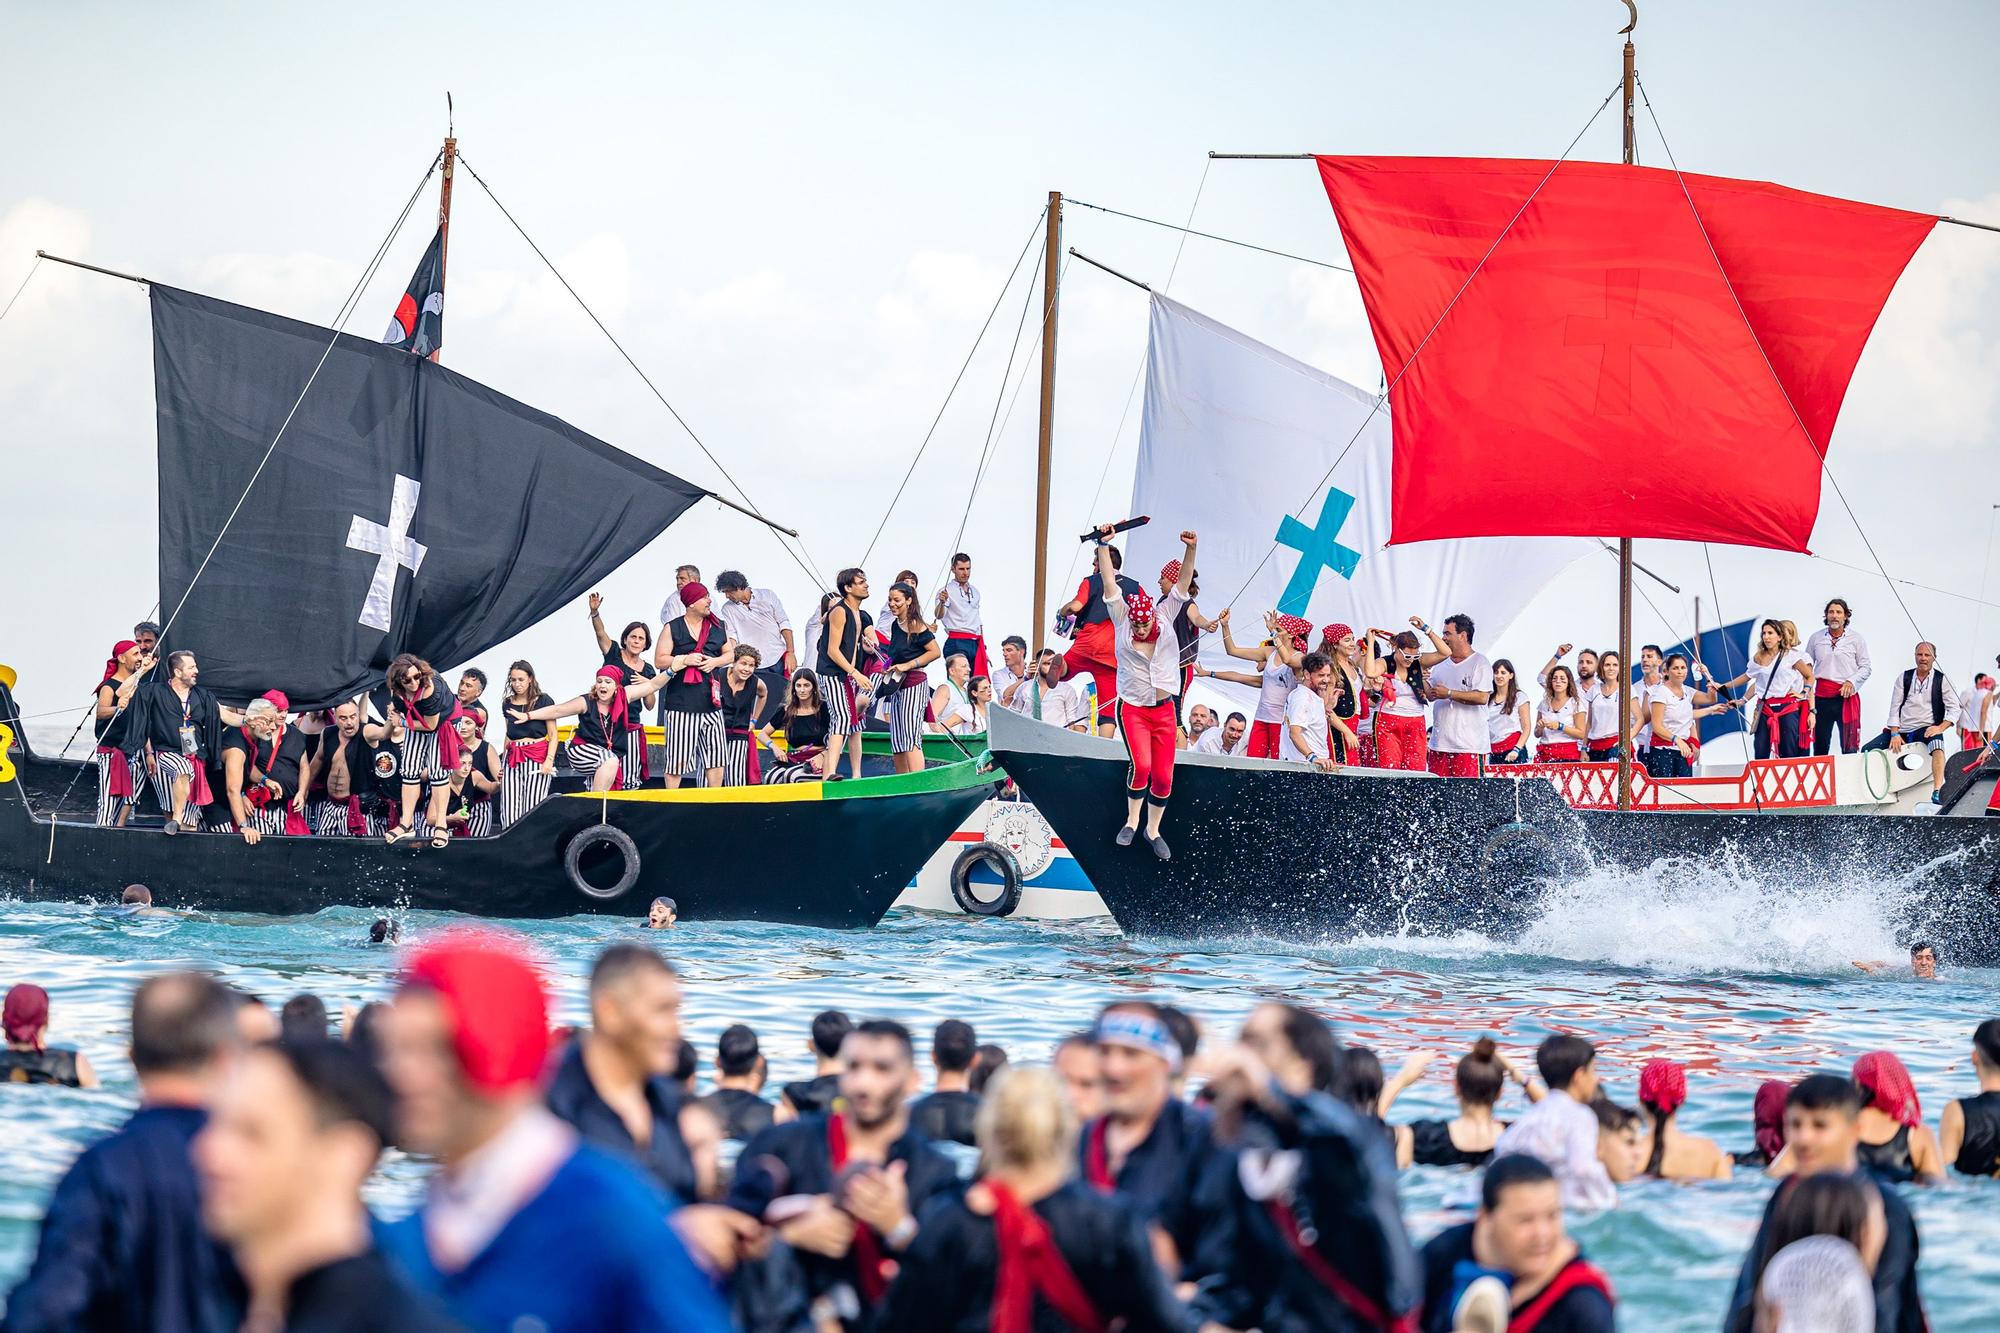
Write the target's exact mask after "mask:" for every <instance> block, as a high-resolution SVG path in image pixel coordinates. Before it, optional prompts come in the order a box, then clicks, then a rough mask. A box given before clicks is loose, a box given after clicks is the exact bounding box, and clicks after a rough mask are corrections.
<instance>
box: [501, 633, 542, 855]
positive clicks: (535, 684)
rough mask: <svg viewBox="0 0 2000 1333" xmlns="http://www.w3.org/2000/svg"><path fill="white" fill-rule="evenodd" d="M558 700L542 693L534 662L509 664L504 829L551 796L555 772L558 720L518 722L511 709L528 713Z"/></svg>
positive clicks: (505, 708)
mask: <svg viewBox="0 0 2000 1333" xmlns="http://www.w3.org/2000/svg"><path fill="white" fill-rule="evenodd" d="M555 702H556V701H555V700H554V699H551V698H550V697H549V696H548V695H547V694H545V693H543V691H542V683H541V682H540V681H539V680H537V679H535V668H534V664H533V663H531V662H528V661H525V660H523V661H518V662H515V663H514V664H513V665H512V666H510V667H508V668H507V692H506V695H505V696H504V697H503V698H502V699H501V708H500V712H501V715H502V716H503V717H504V718H505V720H506V723H507V766H506V772H505V773H503V774H502V775H501V779H500V827H501V828H503V829H505V828H511V827H513V825H514V824H515V823H517V822H518V821H519V820H520V819H521V818H522V817H523V816H524V815H526V814H527V813H528V812H529V811H530V810H532V809H534V808H535V807H536V806H538V805H540V804H541V803H542V802H543V801H546V800H547V799H548V798H549V782H550V780H551V779H553V778H554V777H555V775H556V724H555V723H554V722H549V721H545V722H525V721H523V722H517V721H515V720H514V716H513V711H512V710H514V709H520V710H521V711H522V712H524V713H526V712H530V711H532V710H534V709H537V708H552V707H554V706H555Z"/></svg>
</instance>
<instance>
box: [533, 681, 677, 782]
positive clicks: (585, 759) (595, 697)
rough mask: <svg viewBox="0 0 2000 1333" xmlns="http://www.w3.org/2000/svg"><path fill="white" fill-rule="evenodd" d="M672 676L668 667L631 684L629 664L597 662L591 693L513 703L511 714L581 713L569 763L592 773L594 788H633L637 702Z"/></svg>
mask: <svg viewBox="0 0 2000 1333" xmlns="http://www.w3.org/2000/svg"><path fill="white" fill-rule="evenodd" d="M672 679H673V675H672V673H671V672H662V673H660V674H658V675H656V676H654V677H653V678H652V679H650V680H639V681H633V682H631V683H629V684H628V683H627V682H626V679H625V669H624V668H623V667H620V666H616V665H613V664H608V663H607V664H606V665H604V666H601V667H599V668H597V677H596V679H594V680H592V681H591V683H590V692H589V693H587V694H579V695H578V696H577V697H576V698H574V699H571V700H569V701H568V702H566V703H559V704H549V705H544V706H541V707H537V708H530V709H522V708H517V707H514V706H512V705H510V706H509V707H508V709H507V716H508V717H509V718H511V719H513V720H514V721H515V722H518V723H532V722H553V721H555V720H556V719H557V718H564V717H573V718H575V719H576V720H577V722H576V734H575V736H573V737H572V738H571V739H570V743H569V766H570V767H571V768H574V769H576V770H577V771H578V772H580V773H588V774H589V775H590V790H592V791H613V790H617V789H621V788H622V789H624V790H630V789H631V788H633V787H636V786H638V785H639V784H638V782H637V781H636V780H635V779H634V777H633V776H632V775H628V774H626V773H625V772H624V767H625V733H626V731H627V730H628V729H629V727H630V718H631V716H632V713H633V711H634V710H633V708H632V705H633V704H641V703H644V701H645V700H647V699H650V698H651V697H652V696H653V695H655V694H658V693H659V692H660V691H661V690H662V689H664V688H666V685H667V682H668V681H670V680H672ZM544 697H546V696H544Z"/></svg>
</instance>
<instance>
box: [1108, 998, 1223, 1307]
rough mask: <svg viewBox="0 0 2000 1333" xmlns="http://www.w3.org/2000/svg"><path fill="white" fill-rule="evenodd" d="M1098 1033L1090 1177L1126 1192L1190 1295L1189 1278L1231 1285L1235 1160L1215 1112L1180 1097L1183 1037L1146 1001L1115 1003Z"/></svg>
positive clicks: (1205, 1284) (1197, 1283)
mask: <svg viewBox="0 0 2000 1333" xmlns="http://www.w3.org/2000/svg"><path fill="white" fill-rule="evenodd" d="M1092 1037H1093V1039H1094V1040H1095V1042H1096V1045H1097V1054H1098V1062H1099V1077H1100V1079H1101V1081H1102V1089H1103V1094H1102V1095H1103V1102H1104V1111H1103V1114H1101V1115H1099V1116H1097V1117H1096V1118H1095V1119H1092V1120H1090V1121H1088V1122H1086V1123H1085V1124H1084V1126H1083V1131H1082V1137H1081V1140H1080V1144H1079V1155H1080V1157H1081V1158H1082V1161H1083V1174H1084V1180H1085V1181H1086V1182H1087V1183H1088V1184H1089V1185H1090V1186H1091V1187H1092V1188H1094V1189H1096V1190H1098V1191H1099V1192H1101V1193H1105V1194H1111V1193H1116V1194H1118V1195H1120V1196H1122V1197H1124V1198H1125V1199H1127V1200H1128V1201H1129V1202H1130V1203H1131V1204H1132V1206H1133V1207H1134V1208H1135V1209H1137V1211H1138V1212H1139V1214H1140V1216H1142V1217H1143V1218H1145V1220H1146V1221H1147V1222H1148V1223H1149V1224H1150V1225H1151V1226H1152V1227H1153V1228H1154V1229H1155V1235H1154V1248H1155V1250H1156V1252H1157V1253H1158V1254H1159V1257H1160V1259H1161V1266H1162V1267H1163V1268H1164V1269H1165V1270H1166V1271H1167V1272H1168V1273H1169V1274H1170V1275H1173V1276H1175V1277H1176V1278H1177V1280H1178V1281H1179V1282H1180V1283H1181V1286H1180V1288H1179V1290H1180V1291H1181V1293H1182V1295H1183V1296H1187V1295H1188V1294H1189V1293H1190V1284H1191V1287H1192V1289H1194V1290H1197V1291H1198V1290H1202V1289H1208V1288H1217V1287H1220V1286H1223V1285H1225V1284H1226V1283H1227V1281H1228V1274H1229V1272H1230V1271H1231V1269H1232V1267H1233V1265H1234V1263H1235V1260H1236V1257H1237V1246H1236V1226H1235V1210H1234V1209H1233V1207H1232V1206H1231V1205H1230V1202H1229V1197H1230V1191H1229V1188H1228V1181H1229V1179H1230V1178H1232V1177H1233V1174H1234V1172H1235V1161H1234V1158H1233V1156H1232V1155H1231V1154H1230V1153H1228V1152H1227V1151H1226V1150H1224V1149H1222V1148H1220V1147H1218V1146H1217V1145H1216V1143H1215V1141H1214V1140H1213V1139H1212V1138H1211V1137H1210V1134H1209V1123H1208V1117H1207V1116H1206V1115H1204V1114H1203V1113H1202V1112H1199V1111H1196V1110H1194V1109H1193V1108H1192V1107H1190V1106H1188V1105H1187V1104H1186V1103H1185V1102H1182V1101H1179V1100H1177V1099H1176V1098H1175V1097H1174V1095H1173V1084H1174V1079H1175V1078H1176V1077H1177V1076H1178V1075H1179V1074H1180V1072H1181V1068H1182V1062H1183V1056H1182V1052H1181V1045H1180V1043H1179V1042H1178V1041H1177V1040H1175V1038H1174V1034H1173V1031H1172V1029H1170V1028H1169V1027H1168V1025H1167V1023H1166V1022H1165V1020H1164V1019H1162V1018H1161V1017H1160V1012H1159V1009H1158V1008H1157V1007H1156V1006H1154V1005H1151V1004H1147V1003H1144V1002H1143V1001H1121V1002H1119V1003H1117V1004H1113V1005H1109V1006H1107V1007H1106V1008H1105V1009H1104V1011H1103V1012H1102V1013H1101V1014H1099V1015H1098V1018H1097V1023H1096V1026H1095V1027H1094V1028H1093V1029H1092ZM1196 1303H1197V1304H1198V1305H1199V1304H1200V1303H1201V1302H1200V1299H1199V1298H1198V1297H1197V1299H1196ZM1225 1322H1226V1321H1225Z"/></svg>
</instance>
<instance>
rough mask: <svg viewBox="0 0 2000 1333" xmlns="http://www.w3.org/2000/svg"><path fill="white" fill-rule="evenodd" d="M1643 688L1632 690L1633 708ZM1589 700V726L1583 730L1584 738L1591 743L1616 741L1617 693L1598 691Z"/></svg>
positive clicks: (1640, 686) (1635, 687)
mask: <svg viewBox="0 0 2000 1333" xmlns="http://www.w3.org/2000/svg"><path fill="white" fill-rule="evenodd" d="M1644 688H1645V686H1643V685H1635V686H1634V687H1633V688H1632V703H1633V706H1634V707H1637V706H1638V703H1639V692H1640V691H1641V690H1643V689H1644ZM1589 698H1590V703H1589V707H1590V725H1589V726H1587V727H1585V728H1584V732H1585V737H1584V738H1585V739H1586V740H1592V741H1608V740H1615V739H1617V736H1618V692H1617V691H1616V690H1599V691H1598V692H1597V693H1596V694H1593V695H1591V696H1589Z"/></svg>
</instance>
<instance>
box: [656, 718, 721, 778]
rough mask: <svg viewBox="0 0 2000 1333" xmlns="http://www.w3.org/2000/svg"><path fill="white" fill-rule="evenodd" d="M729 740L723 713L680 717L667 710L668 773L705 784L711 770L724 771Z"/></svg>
mask: <svg viewBox="0 0 2000 1333" xmlns="http://www.w3.org/2000/svg"><path fill="white" fill-rule="evenodd" d="M726 739H727V737H726V735H725V733H724V731H723V727H722V714H721V713H717V712H708V713H677V712H675V711H673V710H672V709H668V710H667V744H666V751H667V765H666V771H667V772H668V773H678V774H682V775H688V774H692V775H693V777H694V780H695V781H696V782H702V781H705V780H706V779H707V776H708V770H709V769H711V768H721V767H722V761H723V745H722V743H723V741H724V740H726Z"/></svg>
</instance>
